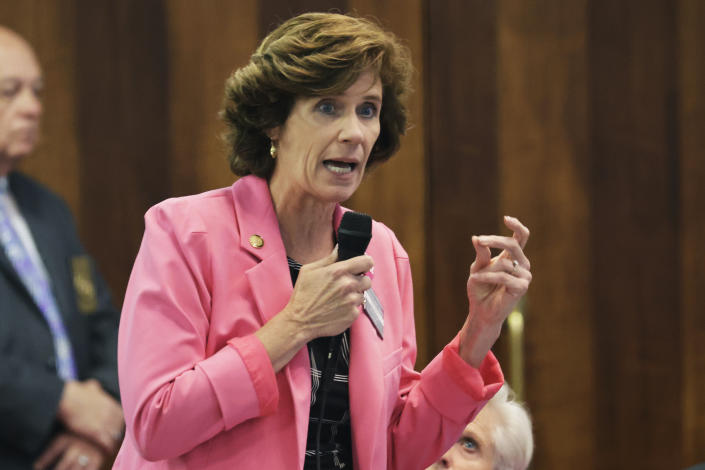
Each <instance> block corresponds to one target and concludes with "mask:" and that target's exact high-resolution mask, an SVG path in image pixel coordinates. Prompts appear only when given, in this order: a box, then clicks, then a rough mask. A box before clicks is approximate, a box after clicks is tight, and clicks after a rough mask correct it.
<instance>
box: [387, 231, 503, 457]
mask: <svg viewBox="0 0 705 470" xmlns="http://www.w3.org/2000/svg"><path fill="white" fill-rule="evenodd" d="M393 242H394V244H395V257H396V263H397V282H398V286H399V289H400V295H401V299H402V304H403V311H404V312H405V315H407V317H408V319H407V321H406V322H405V331H404V340H403V350H404V357H403V359H402V361H403V362H402V374H401V379H400V387H399V396H398V398H397V405H396V408H395V411H394V413H393V414H392V420H391V423H390V426H389V439H388V443H389V448H388V452H387V455H388V459H389V462H388V468H390V469H398V470H402V469H408V468H426V467H428V466H429V465H431V464H432V463H433V462H434V461H436V460H437V459H438V458H439V457H440V456H441V455H443V453H444V452H446V451H447V450H448V449H449V448H450V447H451V446H452V445H453V443H455V442H456V440H457V439H458V437H459V436H460V435H461V434H462V432H463V430H464V429H465V426H466V425H467V423H469V422H470V421H472V420H473V419H474V417H475V416H476V415H477V413H479V412H480V410H481V409H482V407H483V406H484V405H485V404H486V403H487V401H489V400H490V398H492V397H493V396H494V394H495V393H496V392H497V391H498V390H499V389H500V387H501V386H502V384H503V383H504V377H503V375H502V370H501V368H500V366H499V363H498V362H497V359H496V358H495V357H494V355H493V354H492V352H489V353H488V354H487V356H486V357H485V359H484V361H483V363H482V364H481V366H480V368H479V369H476V368H474V367H472V366H470V365H469V364H467V363H466V362H465V361H464V360H463V359H462V358H461V357H460V355H459V353H458V345H459V335H456V337H455V338H454V339H453V340H452V341H451V342H450V343H449V344H448V345H447V346H446V347H445V348H444V349H443V351H441V352H440V353H439V354H438V355H437V356H436V357H435V358H434V359H433V360H432V361H431V362H430V363H429V364H428V365H427V366H426V367H425V368H424V369H423V371H421V373H418V372H416V371H414V369H413V367H414V361H415V359H416V333H415V327H414V322H413V288H412V282H411V268H410V266H409V260H408V255H406V252H405V251H404V250H403V248H402V247H401V245H400V244H399V242H398V241H397V240H396V237H393Z"/></svg>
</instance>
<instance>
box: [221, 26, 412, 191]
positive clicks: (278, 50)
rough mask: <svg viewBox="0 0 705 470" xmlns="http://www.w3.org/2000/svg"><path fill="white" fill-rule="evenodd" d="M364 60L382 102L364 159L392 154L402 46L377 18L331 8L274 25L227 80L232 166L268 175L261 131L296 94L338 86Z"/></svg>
mask: <svg viewBox="0 0 705 470" xmlns="http://www.w3.org/2000/svg"><path fill="white" fill-rule="evenodd" d="M369 68H372V69H373V70H374V71H376V73H377V75H378V76H379V78H380V80H381V82H382V110H381V113H380V134H379V137H378V138H377V142H376V143H375V145H374V146H373V148H372V151H371V153H370V158H369V160H368V163H367V165H368V166H370V165H374V164H377V163H380V162H383V161H386V160H387V159H388V158H389V157H391V156H392V155H393V154H394V152H396V151H397V150H398V148H399V140H400V137H401V135H402V134H404V132H405V130H406V123H407V109H406V105H405V103H404V101H405V98H406V95H407V94H408V92H409V89H410V80H411V73H412V66H411V60H410V58H409V51H408V49H407V48H406V47H405V46H404V45H402V44H401V42H400V41H399V40H398V39H397V38H396V37H395V36H394V35H393V34H392V33H389V32H386V31H384V30H383V29H382V28H381V27H380V26H379V25H377V24H376V23H374V22H372V21H370V20H368V19H365V18H358V17H354V16H349V15H341V14H336V13H306V14H303V15H299V16H296V17H294V18H292V19H290V20H288V21H286V22H285V23H283V24H282V25H281V26H279V27H278V28H276V29H275V30H274V31H272V32H271V33H270V34H269V35H268V36H267V37H266V38H265V39H264V40H263V41H262V43H261V44H260V46H259V47H258V48H257V50H256V51H255V53H254V54H253V55H252V57H251V59H250V63H249V64H247V65H246V66H244V67H242V68H240V69H238V70H236V71H235V72H234V73H233V74H232V75H231V76H230V77H229V78H228V80H227V82H226V86H225V105H224V109H223V111H222V116H223V119H224V121H225V122H226V124H227V126H228V131H227V132H226V138H227V141H228V144H229V147H230V154H229V157H228V158H229V161H230V168H231V169H232V171H233V173H235V174H236V175H239V176H244V175H247V174H254V175H257V176H260V177H263V178H269V177H270V176H271V174H272V171H273V170H274V159H272V158H271V157H270V155H269V146H270V140H269V137H268V136H267V131H268V130H270V129H273V128H275V127H277V126H281V125H283V124H284V122H285V121H286V119H287V117H288V116H289V112H290V111H291V108H292V106H293V104H294V100H295V99H296V98H297V97H299V96H323V95H335V94H340V93H342V92H344V91H345V90H346V89H348V88H349V87H350V86H351V85H352V84H353V83H355V81H356V80H357V78H358V76H359V75H360V74H361V73H362V72H363V71H365V70H367V69H369Z"/></svg>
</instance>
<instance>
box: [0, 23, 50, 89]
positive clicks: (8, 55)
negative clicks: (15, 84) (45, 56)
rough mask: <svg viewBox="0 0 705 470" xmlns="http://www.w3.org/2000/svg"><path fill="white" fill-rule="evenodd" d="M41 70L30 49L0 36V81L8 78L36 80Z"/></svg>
mask: <svg viewBox="0 0 705 470" xmlns="http://www.w3.org/2000/svg"><path fill="white" fill-rule="evenodd" d="M40 75H41V68H40V66H39V63H38V62H37V59H36V57H35V55H34V51H32V49H31V48H30V47H29V46H27V45H25V44H22V43H21V42H18V41H15V40H12V39H11V38H3V37H2V34H0V80H2V79H9V78H21V79H36V78H39V76H40Z"/></svg>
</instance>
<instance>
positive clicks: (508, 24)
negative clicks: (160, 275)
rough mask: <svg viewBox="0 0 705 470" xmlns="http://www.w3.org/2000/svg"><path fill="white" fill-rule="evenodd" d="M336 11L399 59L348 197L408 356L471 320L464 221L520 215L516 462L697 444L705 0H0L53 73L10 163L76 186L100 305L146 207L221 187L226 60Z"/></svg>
mask: <svg viewBox="0 0 705 470" xmlns="http://www.w3.org/2000/svg"><path fill="white" fill-rule="evenodd" d="M330 9H336V10H337V11H341V12H347V11H355V12H357V13H358V14H360V15H372V16H374V17H376V18H378V19H379V20H380V22H381V23H382V24H383V25H385V27H387V28H388V29H390V30H392V31H394V32H395V33H396V34H397V35H398V36H400V37H401V38H402V39H403V40H404V41H406V43H407V44H408V45H409V47H410V48H411V50H412V52H413V59H414V63H415V67H416V75H415V78H414V88H415V90H416V91H415V94H414V95H413V97H412V100H411V102H410V108H411V111H412V127H411V128H410V130H409V132H408V134H407V136H406V137H405V138H404V140H403V144H402V145H403V147H402V151H401V152H400V153H399V154H398V155H397V156H395V157H394V158H393V159H392V160H391V161H390V162H388V163H387V164H386V165H384V166H383V167H381V168H379V169H378V170H377V171H375V172H373V173H372V174H370V175H369V176H368V177H367V179H366V181H365V182H364V183H363V185H362V187H361V188H360V190H359V191H358V193H357V194H356V195H355V197H354V199H353V200H351V201H349V203H348V205H350V206H351V207H354V208H356V209H358V210H363V211H367V212H369V213H371V214H372V215H373V216H374V217H375V218H377V219H379V220H382V221H384V222H385V223H386V224H387V225H389V226H390V227H392V228H393V229H394V230H395V231H396V233H397V235H398V237H399V239H400V240H401V241H402V243H404V245H405V247H406V248H407V250H408V251H409V254H410V256H411V258H412V268H413V271H414V281H415V295H416V312H415V313H416V322H417V331H418V342H419V360H418V365H419V366H423V365H424V364H426V363H427V362H428V360H429V359H430V358H431V357H432V356H433V355H434V354H435V353H437V352H438V351H439V350H440V349H441V348H442V347H443V345H444V344H445V343H446V342H447V341H448V340H449V339H450V338H451V337H452V335H453V334H454V333H455V332H456V331H457V329H458V328H459V327H460V325H461V324H462V322H463V319H464V315H465V312H466V309H467V305H466V303H467V300H466V299H465V295H464V284H465V279H466V276H467V272H468V267H469V263H470V262H471V260H472V258H473V250H472V247H471V244H470V241H469V240H470V236H471V235H472V234H478V233H495V232H498V231H500V232H501V231H503V227H502V225H501V217H502V215H504V214H512V215H515V216H517V217H519V218H520V219H521V220H522V221H524V222H525V223H526V224H527V225H528V226H529V227H530V228H531V230H532V238H531V241H530V243H529V245H528V247H527V253H528V255H529V257H530V258H531V261H532V270H533V272H534V276H535V278H534V279H535V280H534V283H533V284H532V288H531V291H530V293H529V296H528V298H527V301H526V303H525V312H524V313H525V315H526V341H525V358H526V359H525V362H526V371H525V375H526V390H525V392H526V397H525V398H526V400H527V402H528V405H529V407H530V409H531V412H532V414H533V417H534V427H535V435H536V454H535V459H534V463H533V465H532V468H535V469H543V470H552V469H556V470H558V469H564V468H567V467H569V468H572V469H573V470H583V469H584V470H588V469H624V468H639V469H653V470H663V469H681V468H685V467H686V466H688V465H692V464H694V463H696V462H699V461H705V313H704V312H705V248H703V243H704V242H705V184H704V183H705V158H704V157H705V155H704V151H703V149H704V148H705V137H704V136H705V87H703V83H705V51H704V47H705V2H702V1H700V0H677V1H671V0H622V1H619V2H615V1H613V0H568V1H566V0H529V1H527V0H497V1H487V0H455V1H452V0H443V1H432V0H387V1H379V0H378V1H375V0H336V1H332V2H331V1H323V0H296V1H291V0H240V1H237V2H235V1H230V0H207V1H202V2H193V1H188V0H161V1H159V0H150V1H147V2H145V1H140V0H121V1H119V2H116V1H110V0H4V1H3V2H2V3H0V24H3V25H6V26H8V27H10V28H13V29H16V30H17V31H18V32H20V33H21V34H23V35H24V36H26V37H27V39H28V40H29V41H30V42H31V43H32V44H34V46H35V47H36V49H37V52H38V55H39V57H40V60H41V62H42V64H43V67H44V73H45V76H46V84H47V86H46V93H45V118H44V125H43V140H42V143H41V145H40V148H39V149H38V150H37V152H36V153H35V155H34V156H33V157H32V158H31V159H29V160H28V161H27V162H26V163H25V164H24V170H25V171H26V172H28V173H30V174H32V175H34V176H36V177H37V178H39V179H40V180H42V181H44V182H45V183H46V184H48V185H49V186H50V187H52V188H53V189H55V190H56V191H57V192H59V193H60V194H61V195H62V196H63V197H64V198H65V199H66V200H67V201H68V203H69V205H70V206H71V208H72V209H73V211H74V213H75V215H76V219H77V221H78V224H79V228H80V231H81V234H82V237H83V240H84V242H85V244H86V246H87V248H88V249H89V250H90V251H91V252H92V253H93V254H94V255H95V257H96V258H97V260H98V262H99V264H100V267H101V269H102V271H103V272H104V273H105V276H106V278H107V279H108V281H109V284H110V285H111V287H112V290H113V292H114V295H115V298H116V301H117V302H118V303H119V302H120V301H121V299H122V295H123V291H124V288H125V285H126V283H127V278H128V276H129V273H130V269H131V266H132V262H133V260H134V256H135V254H136V253H137V248H138V246H139V242H140V239H141V235H142V230H143V221H142V215H143V213H144V212H145V210H146V209H147V208H148V207H149V206H151V205H152V204H154V203H156V202H158V201H160V200H163V199H165V198H167V197H172V196H180V195H184V194H190V193H195V192H200V191H204V190H207V189H211V188H215V187H220V186H224V185H228V184H230V183H231V182H232V181H233V177H232V175H231V174H230V173H229V171H228V168H227V164H226V162H225V154H226V152H225V151H224V149H223V145H222V143H221V142H220V140H219V135H220V133H221V132H222V130H223V128H222V126H221V124H220V122H219V120H218V118H217V113H218V111H219V108H220V105H221V101H222V89H223V83H224V80H225V78H226V77H227V75H228V74H229V73H230V72H231V71H232V70H234V69H235V68H237V67H239V66H241V65H243V64H245V63H246V62H247V61H248V58H249V55H250V54H251V52H252V51H253V50H254V48H255V47H256V45H257V42H258V41H259V40H260V39H261V38H262V37H263V36H264V35H265V34H266V33H267V32H268V31H270V30H271V29H272V28H273V27H274V26H276V24H278V23H279V22H281V21H282V20H284V19H286V18H288V17H290V16H291V15H292V14H296V13H300V12H304V11H313V10H319V11H328V10H330ZM0 66H2V65H1V64H0ZM505 343H506V340H505V339H504V338H503V339H501V340H500V342H499V344H498V345H497V347H496V352H497V354H498V355H499V356H500V358H501V359H502V360H504V359H505V358H506V357H507V353H506V344H505Z"/></svg>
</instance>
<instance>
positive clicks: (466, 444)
mask: <svg viewBox="0 0 705 470" xmlns="http://www.w3.org/2000/svg"><path fill="white" fill-rule="evenodd" d="M459 444H460V445H461V446H462V447H463V449H465V450H466V451H468V452H475V451H476V450H477V449H478V445H477V442H476V441H475V439H472V438H470V437H463V438H461V439H460V442H459Z"/></svg>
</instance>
